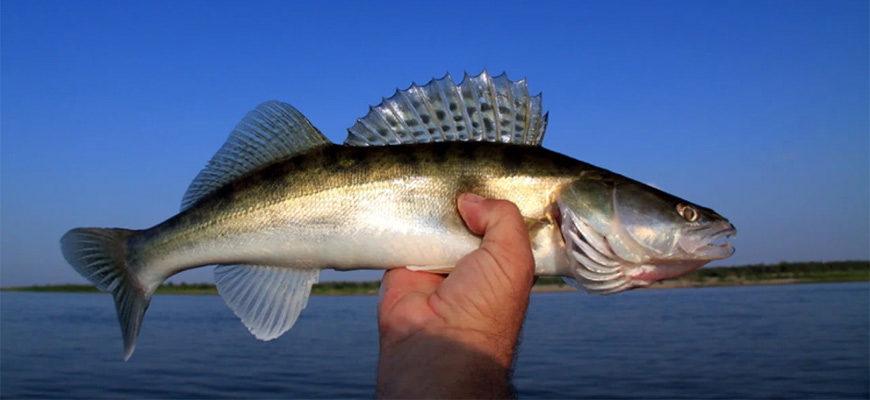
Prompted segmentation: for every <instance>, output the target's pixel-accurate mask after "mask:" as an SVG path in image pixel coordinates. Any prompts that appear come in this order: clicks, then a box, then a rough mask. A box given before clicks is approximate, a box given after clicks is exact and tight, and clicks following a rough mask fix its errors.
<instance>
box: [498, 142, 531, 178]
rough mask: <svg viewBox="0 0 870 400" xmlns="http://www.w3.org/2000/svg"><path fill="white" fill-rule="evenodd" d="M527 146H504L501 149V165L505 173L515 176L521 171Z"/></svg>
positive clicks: (526, 153)
mask: <svg viewBox="0 0 870 400" xmlns="http://www.w3.org/2000/svg"><path fill="white" fill-rule="evenodd" d="M528 149H529V146H521V145H506V146H504V147H502V148H501V163H502V167H504V169H505V171H507V172H510V173H513V174H516V173H518V172H520V171H521V170H522V169H523V165H524V164H525V161H526V157H527V156H528V153H529V150H528Z"/></svg>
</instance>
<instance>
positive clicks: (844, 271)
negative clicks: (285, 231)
mask: <svg viewBox="0 0 870 400" xmlns="http://www.w3.org/2000/svg"><path fill="white" fill-rule="evenodd" d="M867 281H870V261H835V262H798V263H779V264H756V265H746V266H739V267H719V268H703V269H700V270H698V271H695V272H692V273H690V274H688V275H685V276H683V277H680V278H677V279H671V280H667V281H664V282H659V283H656V284H654V285H653V286H651V287H653V288H677V287H708V286H740V285H764V284H771V285H776V284H792V283H822V282H867ZM380 284H381V283H380V282H379V281H368V282H342V281H338V282H322V283H318V284H316V285H314V288H313V289H312V294H315V295H327V296H336V295H361V294H375V293H377V292H378V288H379V287H380ZM2 290H4V291H21V292H73V293H87V292H97V289H96V288H94V287H93V286H90V285H72V284H67V285H44V286H26V287H7V288H2ZM535 290H536V291H558V290H568V287H567V285H565V283H564V282H562V279H561V278H557V277H542V278H539V279H538V281H537V282H536V283H535ZM157 294H217V289H215V287H214V285H213V284H210V283H194V284H189V283H178V284H175V283H171V282H168V283H166V284H164V285H162V286H160V288H158V289H157Z"/></svg>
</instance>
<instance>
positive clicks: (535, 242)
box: [60, 71, 736, 361]
mask: <svg viewBox="0 0 870 400" xmlns="http://www.w3.org/2000/svg"><path fill="white" fill-rule="evenodd" d="M548 118H549V113H544V112H543V108H542V95H541V94H540V93H539V94H537V95H535V96H532V95H530V94H529V90H528V85H527V82H526V80H525V79H521V80H517V81H514V80H511V79H510V78H508V77H507V75H506V74H501V75H499V76H495V77H493V76H491V75H489V74H488V73H487V72H486V71H483V72H482V73H481V74H479V75H477V76H469V75H467V74H466V76H465V77H464V78H463V80H462V81H461V82H460V83H459V84H456V83H455V82H454V81H453V79H452V78H451V77H450V75H449V74H448V75H445V76H444V77H442V78H440V79H433V80H431V81H429V83H427V84H425V85H417V84H412V85H411V86H410V87H408V88H407V89H404V90H397V91H396V93H395V94H394V95H392V96H391V97H390V98H388V99H382V101H381V103H380V104H379V105H378V106H375V107H370V109H369V112H368V114H366V116H364V117H363V118H360V119H358V120H357V121H356V122H355V123H354V125H353V126H352V127H351V128H349V129H348V136H347V139H346V140H345V142H344V143H343V144H341V145H339V144H334V143H331V142H330V141H329V140H328V139H327V138H326V137H325V136H324V135H323V134H322V133H321V132H320V131H319V130H318V129H317V128H315V127H314V126H313V125H312V123H311V122H310V121H309V120H308V119H307V118H306V117H305V116H304V115H303V114H302V113H301V112H299V111H298V110H297V109H295V108H294V107H293V106H291V105H289V104H286V103H282V102H279V101H274V100H273V101H267V102H265V103H263V104H261V105H259V106H258V107H256V108H255V109H254V110H253V111H251V112H249V113H248V114H247V115H246V116H245V117H244V118H243V119H242V121H241V122H239V123H238V125H236V127H235V128H234V129H233V130H232V132H231V133H230V135H229V138H228V139H227V141H226V143H224V145H223V146H222V147H221V148H220V149H219V150H218V152H217V153H216V154H215V155H214V157H213V158H212V159H211V160H210V161H209V162H208V163H207V165H206V166H205V168H204V169H203V170H202V171H201V172H200V173H199V174H198V175H197V176H196V177H195V178H194V180H193V182H192V183H191V185H190V187H189V188H188V190H187V192H186V193H185V194H184V197H183V199H182V206H181V211H180V212H179V213H178V214H176V215H174V216H172V217H170V218H169V219H167V220H165V221H163V222H160V223H159V224H157V225H154V226H152V227H150V228H145V229H125V228H75V229H72V230H70V231H69V232H67V233H66V234H65V235H64V236H63V237H62V238H61V241H60V242H61V250H62V253H63V256H64V257H65V259H66V260H67V261H68V262H69V264H70V265H71V266H72V267H73V268H74V269H75V270H76V271H78V272H79V273H80V274H81V275H82V276H83V277H85V278H87V279H88V280H90V281H91V282H92V283H93V284H94V285H95V286H96V287H97V288H99V289H100V290H102V291H105V292H109V293H111V294H112V296H113V298H114V302H115V307H116V311H117V314H118V320H119V323H120V325H121V333H122V337H123V358H124V360H125V361H126V360H128V359H129V358H130V356H131V355H132V354H133V351H134V349H135V345H136V339H137V337H138V335H139V332H140V329H141V324H142V320H143V317H144V315H145V312H146V310H147V308H148V306H149V304H150V299H151V296H152V295H153V293H154V291H155V290H156V289H157V288H158V287H159V286H160V285H161V284H162V283H163V282H164V281H165V280H166V279H167V278H169V277H171V276H173V275H175V274H177V273H179V272H181V271H184V270H188V269H191V268H199V267H203V266H211V265H214V266H216V267H215V270H214V276H215V284H216V286H217V289H218V292H219V294H220V295H221V297H222V298H223V299H224V301H225V302H226V303H227V305H228V306H229V308H230V309H231V310H232V311H233V312H234V313H235V314H236V315H237V316H238V317H239V318H240V319H241V320H242V322H243V324H244V325H245V326H246V327H247V329H248V330H249V331H250V332H251V333H252V334H253V335H254V336H255V337H256V338H257V339H260V340H272V339H275V338H277V337H279V336H281V335H282V334H283V333H284V332H286V331H287V330H289V329H290V328H291V327H292V326H293V325H294V323H295V322H296V320H297V318H298V317H299V314H300V312H301V311H302V309H304V308H305V306H306V304H307V301H308V297H309V295H310V292H311V287H312V285H313V284H314V283H316V282H317V281H318V278H319V274H320V271H321V270H322V269H326V268H331V269H335V270H355V269H389V268H398V267H407V268H408V269H411V270H417V271H428V272H433V273H448V274H449V273H450V270H451V269H452V268H453V265H454V264H455V263H456V262H457V261H458V260H459V259H460V258H461V257H462V256H464V255H465V254H467V253H469V252H471V251H473V250H474V249H476V248H477V247H478V246H479V244H480V241H481V238H480V236H478V235H475V234H473V233H472V232H470V231H469V230H468V228H467V227H466V226H465V224H464V223H463V221H462V219H461V217H460V215H459V213H458V211H457V206H456V199H457V196H458V195H459V194H460V193H464V192H471V193H476V194H478V195H481V196H484V197H489V198H499V199H506V200H509V201H511V202H513V203H514V204H515V205H516V206H517V208H518V209H519V211H520V213H521V214H522V216H523V218H524V220H525V222H526V227H527V228H528V232H529V240H530V245H531V248H532V251H533V255H534V261H535V275H536V276H560V277H563V279H565V281H566V282H568V283H569V284H570V285H571V286H573V287H576V288H581V289H584V290H585V291H587V292H590V293H596V294H612V293H618V292H622V291H625V290H629V289H633V288H638V287H644V286H648V285H650V284H652V283H654V282H656V281H660V280H663V279H668V278H673V277H677V276H680V275H682V274H685V273H687V272H689V271H692V270H695V269H697V268H700V267H701V266H703V265H705V264H707V263H708V262H710V261H712V260H717V259H723V258H726V257H728V256H730V255H731V254H732V253H733V252H734V248H733V246H732V245H731V244H730V242H729V238H730V237H731V236H733V235H735V234H736V229H735V227H734V226H733V225H732V224H731V223H730V222H729V221H728V219H726V218H725V217H723V216H721V215H719V214H717V213H716V212H715V211H713V210H712V209H710V208H706V207H702V206H699V205H697V204H694V203H692V202H690V201H687V200H684V199H681V198H679V197H676V196H674V195H671V194H668V193H666V192H664V191H662V190H659V189H657V188H655V187H652V186H650V185H647V184H644V183H641V182H639V181H636V180H633V179H630V178H628V177H625V176H622V175H620V174H617V173H614V172H611V171H608V170H606V169H603V168H600V167H597V166H594V165H591V164H588V163H585V162H582V161H579V160H577V159H574V158H572V157H569V156H567V155H563V154H560V153H557V152H554V151H551V150H548V149H545V148H544V147H542V146H541V142H542V140H543V138H544V133H545V130H546V125H547V121H548Z"/></svg>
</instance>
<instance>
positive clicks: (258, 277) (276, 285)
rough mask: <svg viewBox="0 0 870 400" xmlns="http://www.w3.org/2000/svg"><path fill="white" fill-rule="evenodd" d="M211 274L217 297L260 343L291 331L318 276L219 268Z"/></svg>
mask: <svg viewBox="0 0 870 400" xmlns="http://www.w3.org/2000/svg"><path fill="white" fill-rule="evenodd" d="M214 273H215V284H216V285H217V289H218V293H220V295H221V296H222V297H223V299H224V301H225V302H226V303H227V306H229V307H230V309H231V310H233V313H235V314H236V316H238V317H239V318H241V320H242V323H244V324H245V326H246V327H247V328H248V330H249V331H250V332H251V334H253V335H254V336H255V337H256V338H257V339H260V340H272V339H275V338H277V337H279V336H281V335H282V334H284V332H287V331H288V330H289V329H290V328H292V327H293V324H294V323H295V322H296V319H297V318H298V317H299V313H300V312H302V310H303V309H304V308H305V306H306V305H307V304H308V296H309V294H311V286H312V285H314V284H315V283H316V282H317V279H318V277H319V276H320V270H318V269H293V268H286V267H271V266H261V265H220V266H218V267H217V268H215V272H214Z"/></svg>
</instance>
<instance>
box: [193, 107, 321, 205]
mask: <svg viewBox="0 0 870 400" xmlns="http://www.w3.org/2000/svg"><path fill="white" fill-rule="evenodd" d="M328 143H329V140H328V139H327V138H326V137H325V136H323V134H322V133H320V131H318V130H317V128H315V127H314V126H312V125H311V122H309V121H308V119H307V118H305V116H304V115H302V113H300V112H299V111H298V110H296V109H295V108H293V106H291V105H289V104H286V103H282V102H279V101H274V100H273V101H267V102H265V103H263V104H260V105H259V106H257V108H255V109H254V110H253V111H251V112H249V113H248V114H247V115H246V116H245V118H243V119H242V121H241V122H239V124H238V125H236V127H235V129H233V131H232V132H231V133H230V137H229V138H227V141H226V143H224V145H223V146H222V147H221V148H220V150H218V152H217V154H215V155H214V157H212V159H211V160H210V161H209V162H208V164H207V165H206V166H205V168H204V169H203V170H202V171H200V173H199V175H197V176H196V178H194V179H193V182H192V183H191V184H190V187H188V188H187V192H186V193H184V198H183V200H182V201H181V209H182V210H185V209H187V208H188V207H190V206H191V205H193V204H195V203H196V202H197V201H199V200H200V199H202V198H203V197H205V196H206V195H208V194H209V193H211V192H213V191H215V190H217V189H219V188H220V187H222V186H224V185H226V184H227V183H230V182H231V181H233V180H234V179H236V178H239V177H241V176H243V175H246V174H248V173H250V172H252V171H254V170H257V169H260V168H262V167H264V166H266V165H269V164H272V163H275V162H276V161H280V160H283V159H286V158H288V157H290V156H292V155H294V154H299V153H302V152H304V151H307V150H310V149H312V148H314V147H318V146H322V145H325V144H328Z"/></svg>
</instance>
